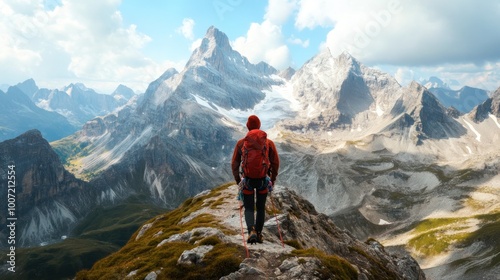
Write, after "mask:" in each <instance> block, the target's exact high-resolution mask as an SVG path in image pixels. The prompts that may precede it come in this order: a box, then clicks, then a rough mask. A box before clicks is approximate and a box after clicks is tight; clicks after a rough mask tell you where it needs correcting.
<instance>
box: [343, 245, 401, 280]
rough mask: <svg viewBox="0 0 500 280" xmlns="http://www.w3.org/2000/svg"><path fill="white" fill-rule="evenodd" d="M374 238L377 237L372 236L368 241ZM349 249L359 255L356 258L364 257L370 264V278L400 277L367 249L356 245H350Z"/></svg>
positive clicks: (376, 279) (375, 279) (374, 279)
mask: <svg viewBox="0 0 500 280" xmlns="http://www.w3.org/2000/svg"><path fill="white" fill-rule="evenodd" d="M373 240H375V239H373V238H370V239H368V240H366V243H367V244H368V243H369V242H371V241H373ZM375 241H376V240H375ZM349 251H350V252H351V253H352V254H355V255H358V256H356V257H355V258H356V259H358V258H364V259H366V260H367V262H368V263H369V264H370V267H369V268H368V272H369V273H370V276H368V279H373V280H378V279H400V276H399V275H397V274H396V273H395V272H393V271H391V270H389V269H387V267H386V264H384V263H381V262H380V261H379V260H378V259H376V258H374V257H373V256H371V255H369V254H368V253H367V252H366V251H365V250H363V248H361V247H359V246H356V245H354V246H349Z"/></svg>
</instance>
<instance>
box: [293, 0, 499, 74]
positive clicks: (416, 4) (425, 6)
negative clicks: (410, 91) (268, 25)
mask: <svg viewBox="0 0 500 280" xmlns="http://www.w3.org/2000/svg"><path fill="white" fill-rule="evenodd" d="M321 7H323V8H321ZM464 11H466V12H465V13H464ZM295 25H296V26H297V27H298V28H315V27H318V26H321V27H331V28H332V29H331V31H330V33H329V34H328V37H327V41H326V43H327V45H328V46H329V47H330V49H331V50H332V52H333V53H341V52H342V51H348V52H349V53H351V54H352V55H354V56H355V57H357V58H358V59H361V60H363V61H365V62H367V63H387V64H399V65H414V66H422V65H431V64H434V65H437V64H440V63H445V62H446V63H450V62H456V63H467V62H475V63H482V62H484V61H487V60H490V59H495V60H498V59H500V52H499V51H498V48H497V47H496V46H498V45H500V30H499V29H498V28H497V27H498V26H500V3H499V2H498V1H495V0H485V1H481V2H475V1H459V2H457V1H452V0H443V1H431V0H422V1H409V0H383V1H366V0H353V1H327V0H322V1H317V0H303V1H301V3H300V7H299V13H298V16H297V18H296V22H295Z"/></svg>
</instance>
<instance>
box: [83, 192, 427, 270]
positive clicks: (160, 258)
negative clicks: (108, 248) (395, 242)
mask: <svg viewBox="0 0 500 280" xmlns="http://www.w3.org/2000/svg"><path fill="white" fill-rule="evenodd" d="M237 190H238V189H237V186H236V185H226V186H222V187H219V188H216V189H214V190H212V191H211V192H204V193H201V194H199V195H197V196H195V197H194V198H191V199H189V200H187V201H186V202H184V204H183V205H182V206H181V207H179V208H178V209H176V210H174V211H172V212H169V213H167V214H164V215H161V216H158V217H156V218H153V219H151V220H150V221H149V222H148V223H146V224H144V225H143V226H142V227H141V228H140V229H139V230H137V232H136V233H135V234H134V235H133V236H132V238H131V239H130V240H129V242H128V243H127V245H125V247H124V248H123V249H121V250H120V251H118V252H117V253H115V254H112V255H110V256H108V257H107V258H105V259H103V260H101V261H99V262H97V263H96V264H95V265H94V267H93V268H92V269H91V270H88V271H82V272H80V273H79V274H78V275H77V277H76V279H87V278H92V279H106V278H107V279H109V278H125V277H134V278H140V279H143V278H145V277H146V278H147V279H153V278H155V277H159V278H165V279H191V278H189V277H194V278H196V277H202V278H203V279H219V278H220V279H225V280H229V279H425V276H424V274H423V272H422V270H420V268H419V266H418V264H417V263H416V261H415V260H414V259H413V258H411V257H409V256H396V255H392V254H389V253H387V252H386V251H385V249H384V247H383V246H382V245H381V244H380V243H379V242H377V241H376V240H373V239H370V240H367V241H366V242H362V241H359V240H357V239H355V238H354V237H353V236H352V235H350V234H349V233H348V232H346V231H343V230H340V229H339V228H337V227H336V226H335V225H334V224H333V222H332V221H331V220H330V219H329V218H328V217H327V216H325V215H323V214H320V213H318V212H316V210H315V208H314V206H312V204H310V203H309V202H308V201H306V200H304V199H303V198H301V197H299V196H298V195H297V194H296V193H294V192H293V191H290V190H288V189H280V188H278V189H277V190H275V192H274V193H273V194H272V196H271V197H269V198H268V203H267V221H266V223H265V225H264V231H263V234H264V238H265V240H264V243H262V244H255V245H247V246H248V257H247V254H246V249H245V247H244V246H243V245H244V244H243V242H242V241H243V240H242V236H241V227H240V216H239V214H238V212H239V205H238V201H237V200H236V194H237ZM275 210H277V211H278V213H277V214H276V217H274V215H273V214H272V213H273V212H274V211H275ZM276 219H277V220H278V221H279V226H280V230H281V233H282V236H283V239H284V242H285V244H284V245H282V244H281V241H280V238H279V232H278V227H277V222H276ZM243 224H244V222H243ZM243 231H244V232H246V229H243ZM148 277H149V278H148Z"/></svg>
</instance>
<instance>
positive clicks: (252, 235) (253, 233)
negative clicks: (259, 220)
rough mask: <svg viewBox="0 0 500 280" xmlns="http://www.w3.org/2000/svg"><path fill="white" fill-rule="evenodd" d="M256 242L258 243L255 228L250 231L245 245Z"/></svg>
mask: <svg viewBox="0 0 500 280" xmlns="http://www.w3.org/2000/svg"><path fill="white" fill-rule="evenodd" d="M257 242H259V240H258V236H257V232H256V231H255V228H254V227H252V230H251V231H250V234H249V236H248V240H247V243H250V244H255V243H257Z"/></svg>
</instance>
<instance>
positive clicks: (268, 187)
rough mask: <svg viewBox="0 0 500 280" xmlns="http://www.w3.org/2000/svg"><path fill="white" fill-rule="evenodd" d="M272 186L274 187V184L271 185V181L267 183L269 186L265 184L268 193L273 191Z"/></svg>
mask: <svg viewBox="0 0 500 280" xmlns="http://www.w3.org/2000/svg"><path fill="white" fill-rule="evenodd" d="M273 185H274V184H273V182H272V181H269V184H267V190H268V191H269V192H272V191H273Z"/></svg>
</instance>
